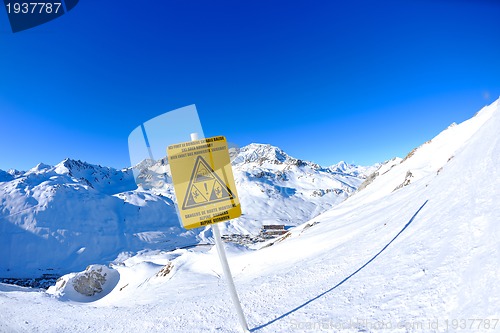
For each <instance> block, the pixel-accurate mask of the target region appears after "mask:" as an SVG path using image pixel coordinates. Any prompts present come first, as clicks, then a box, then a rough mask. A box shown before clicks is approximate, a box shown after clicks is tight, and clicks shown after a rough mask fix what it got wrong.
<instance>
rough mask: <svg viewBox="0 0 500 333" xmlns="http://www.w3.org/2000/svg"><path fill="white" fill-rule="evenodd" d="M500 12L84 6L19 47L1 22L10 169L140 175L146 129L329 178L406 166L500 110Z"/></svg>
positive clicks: (475, 6) (4, 164) (413, 0)
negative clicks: (262, 154)
mask: <svg viewBox="0 0 500 333" xmlns="http://www.w3.org/2000/svg"><path fill="white" fill-rule="evenodd" d="M499 17H500V2H499V1H495V0H490V1H488V0H476V1H466V0H456V1H453V0H408V1H383V0H377V1H327V0H318V1H309V0H307V1H306V0H304V1H289V0H288V1H274V0H262V1H261V0H252V1H229V0H228V1H217V0H214V1H184V0H148V1H130V0H106V1H80V3H79V4H78V5H77V6H76V7H75V8H74V9H73V10H72V11H70V12H69V13H67V14H66V15H63V16H62V17H60V18H58V19H56V20H54V21H51V22H49V23H47V24H45V25H42V26H39V27H37V28H34V29H31V30H27V31H24V32H20V33H16V34H13V33H12V32H11V31H10V27H9V25H8V19H7V15H6V12H5V11H4V10H3V9H2V8H0V169H3V170H6V169H9V168H17V169H29V168H31V167H33V166H34V165H36V164H37V163H38V162H44V163H48V164H56V163H58V162H60V161H61V160H63V159H64V158H65V157H70V158H74V159H81V160H85V161H88V162H90V163H96V164H101V165H107V166H113V167H118V168H121V167H126V166H129V159H128V148H127V137H128V135H129V133H130V132H131V131H132V130H133V129H134V128H135V127H136V126H138V125H139V124H140V123H141V122H143V121H146V120H148V119H150V118H152V117H155V116H157V115H159V114H162V113H164V112H166V111H168V110H172V109H175V108H179V107H182V106H185V105H189V104H196V106H197V108H198V112H199V115H200V118H201V121H202V125H203V127H204V131H205V135H206V136H213V135H225V136H226V137H227V138H228V140H229V141H232V142H234V143H236V144H238V145H240V146H243V145H246V144H249V143H251V142H259V143H271V144H273V145H277V146H279V147H281V148H282V149H284V150H285V151H286V152H287V153H289V154H290V155H292V156H294V157H297V158H302V159H307V160H312V161H315V162H317V163H320V164H323V165H330V164H333V163H336V162H338V161H339V160H345V161H347V162H354V163H357V164H364V165H367V164H372V163H375V162H377V161H382V160H385V159H389V158H391V157H394V156H401V157H403V156H404V155H405V154H406V153H407V152H408V151H409V150H411V149H412V148H413V147H415V146H417V145H419V144H421V143H423V142H425V141H427V140H428V139H431V138H432V137H433V136H435V135H436V134H438V133H439V132H440V131H441V130H443V129H444V128H446V127H447V126H448V125H449V124H450V123H452V122H461V121H463V120H465V119H467V118H470V117H471V116H473V115H474V113H475V112H476V111H478V110H479V109H480V108H481V107H483V106H484V105H486V104H489V103H491V102H492V101H494V100H495V99H497V98H498V97H499V96H500V19H499Z"/></svg>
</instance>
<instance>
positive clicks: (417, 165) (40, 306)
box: [0, 100, 500, 332]
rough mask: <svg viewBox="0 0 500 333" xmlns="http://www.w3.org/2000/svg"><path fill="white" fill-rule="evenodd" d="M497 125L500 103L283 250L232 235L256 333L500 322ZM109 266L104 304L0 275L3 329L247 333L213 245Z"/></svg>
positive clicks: (294, 236)
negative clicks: (111, 283) (112, 281)
mask: <svg viewBox="0 0 500 333" xmlns="http://www.w3.org/2000/svg"><path fill="white" fill-rule="evenodd" d="M499 129H500V100H499V101H496V102H495V103H493V104H492V105H490V106H488V107H486V108H484V109H483V110H481V111H480V112H479V113H478V114H477V115H476V116H475V117H474V118H472V119H470V120H468V121H466V122H464V123H462V124H460V125H457V126H453V127H451V128H448V129H447V130H445V131H444V132H442V133H441V134H440V135H438V136H437V137H436V138H434V139H433V140H431V141H430V142H428V143H426V144H424V145H422V146H421V147H419V148H418V149H417V150H416V151H415V152H414V153H413V154H411V155H410V156H408V157H407V158H406V159H404V160H403V161H402V162H401V163H400V164H395V165H394V166H393V167H392V168H389V170H388V171H387V172H385V173H380V174H379V175H378V176H377V177H375V178H374V180H373V181H372V182H371V183H370V184H369V185H367V186H366V187H365V188H364V189H363V190H361V191H359V192H356V193H355V194H354V195H352V196H350V197H349V198H348V199H347V200H345V201H344V202H342V203H340V204H339V205H337V206H335V207H334V208H332V209H330V210H328V211H326V212H324V213H323V214H320V215H318V216H316V217H314V218H313V219H311V220H310V221H308V222H306V223H303V224H302V225H300V226H298V227H296V228H294V229H292V230H291V232H290V233H289V234H287V235H284V236H282V237H281V238H280V239H279V240H275V241H274V242H273V243H272V245H271V243H269V244H267V245H268V246H266V247H263V248H262V249H259V250H250V249H247V248H245V247H242V246H236V245H230V244H227V251H228V258H229V261H230V265H231V269H232V272H233V276H234V278H235V283H236V287H237V289H238V292H239V296H240V299H241V303H242V306H243V309H244V311H245V314H246V316H247V321H248V323H249V326H250V328H251V330H252V332H293V331H298V332H304V331H306V332H307V331H311V332H313V331H342V332H344V331H345V332H389V331H390V332H445V331H450V332H457V331H459V332H498V331H500V323H498V320H499V319H500V284H499V283H498V281H499V280H500V267H499V263H500V224H499V223H498V222H499V221H500V206H499V205H498V203H499V202H500V190H499V189H500V180H499V179H500V177H499V176H500V175H499V165H500V137H499V135H498V134H499V133H500V131H499ZM264 163H266V161H264V162H263V164H264ZM408 171H410V173H411V176H409V173H408ZM400 185H402V186H400ZM269 245H270V246H269ZM110 269H112V270H116V272H117V273H118V274H119V280H118V282H117V283H116V286H115V287H114V288H113V289H112V290H111V291H110V292H109V293H107V294H106V295H105V296H104V297H102V298H100V299H98V300H95V301H93V302H81V301H79V300H78V299H74V298H72V295H71V293H70V292H69V291H65V290H63V289H59V290H55V289H56V288H51V289H50V290H49V291H48V292H45V291H42V290H33V289H27V288H21V287H14V286H9V285H5V284H0V331H2V332H36V331H38V332H137V331H141V332H142V331H147V332H238V331H239V326H238V321H237V318H236V314H235V312H234V310H233V307H232V306H231V304H230V298H229V295H228V292H227V288H226V285H225V282H224V280H223V277H222V276H221V274H222V273H221V267H220V265H219V264H218V259H217V254H216V251H215V248H210V247H206V248H203V247H198V248H194V249H177V250H175V251H170V252H162V251H159V250H149V251H143V252H140V253H138V254H136V255H134V256H130V257H127V256H124V257H121V258H119V259H117V260H116V262H115V264H114V265H112V266H111V267H110ZM115 276H116V274H115ZM70 277H71V275H68V276H65V277H64V278H63V279H68V280H69V278H70ZM470 319H476V320H477V321H474V322H473V323H472V324H473V325H475V326H473V327H470V326H469V325H472V324H471V321H470ZM479 319H482V321H478V320H479ZM447 320H448V322H447ZM454 320H458V322H454ZM461 321H465V323H466V324H465V325H466V328H465V329H460V328H459V327H458V326H455V327H454V326H453V324H456V323H458V324H460V325H461V324H462V322H461ZM486 323H488V326H487V324H486ZM447 325H448V326H447ZM494 325H495V326H494Z"/></svg>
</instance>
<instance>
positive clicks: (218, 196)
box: [182, 156, 234, 209]
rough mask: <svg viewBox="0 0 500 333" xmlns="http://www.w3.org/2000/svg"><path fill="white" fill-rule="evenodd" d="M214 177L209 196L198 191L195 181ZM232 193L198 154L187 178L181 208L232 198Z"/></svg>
mask: <svg viewBox="0 0 500 333" xmlns="http://www.w3.org/2000/svg"><path fill="white" fill-rule="evenodd" d="M200 169H201V170H203V169H205V171H206V173H205V172H204V173H203V174H202V175H201V176H202V177H203V178H201V177H198V176H199V175H200V174H199V171H200ZM214 178H215V183H214V185H213V187H212V188H211V191H210V196H209V197H208V200H207V197H206V196H205V195H203V194H202V193H201V191H199V189H198V188H197V185H195V183H199V182H203V181H206V180H212V181H213V179H214ZM233 199H234V195H233V193H232V192H231V190H230V189H229V187H228V186H227V185H226V184H225V183H224V182H223V181H222V180H221V179H220V178H219V176H218V175H217V174H216V173H215V172H214V170H213V169H212V168H211V167H210V165H209V164H208V163H207V162H206V161H205V160H204V159H203V157H201V156H198V157H197V158H196V161H195V163H194V168H193V172H192V174H191V179H190V180H189V186H188V188H187V193H186V196H185V197H184V203H183V204H182V209H190V208H195V207H201V206H205V205H207V204H212V203H217V202H222V201H226V200H233Z"/></svg>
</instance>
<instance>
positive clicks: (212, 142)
mask: <svg viewBox="0 0 500 333" xmlns="http://www.w3.org/2000/svg"><path fill="white" fill-rule="evenodd" d="M167 155H168V161H169V164H170V171H171V173H172V181H173V183H174V190H175V196H176V198H177V203H178V207H179V214H180V217H181V220H182V224H183V226H184V227H185V228H186V229H192V228H197V227H201V226H205V225H208V224H212V223H218V222H225V221H228V220H230V219H234V218H236V217H239V216H241V206H240V203H239V200H238V196H237V193H236V185H235V183H234V178H233V171H232V168H231V162H230V159H229V151H228V147H227V141H226V138H225V137H223V136H217V137H212V138H207V139H202V140H197V141H188V142H183V143H179V144H175V145H171V146H169V147H168V149H167Z"/></svg>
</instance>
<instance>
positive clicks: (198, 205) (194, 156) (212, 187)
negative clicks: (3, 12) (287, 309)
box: [167, 133, 249, 332]
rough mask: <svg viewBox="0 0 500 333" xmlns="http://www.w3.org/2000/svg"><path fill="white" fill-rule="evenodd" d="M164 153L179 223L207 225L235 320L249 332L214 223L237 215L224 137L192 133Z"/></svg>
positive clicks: (231, 174)
mask: <svg viewBox="0 0 500 333" xmlns="http://www.w3.org/2000/svg"><path fill="white" fill-rule="evenodd" d="M167 155H168V161H169V164H170V171H171V173H172V181H173V183H174V190H175V196H176V198H177V203H178V208H179V215H180V219H181V221H182V224H183V226H184V227H185V228H186V229H192V228H198V227H201V226H205V225H211V227H212V232H213V235H214V240H215V246H216V247H217V253H218V254H219V259H220V262H221V265H222V270H223V272H224V276H225V277H226V281H227V284H228V286H229V293H230V295H231V299H232V301H233V303H234V306H235V308H236V313H237V314H238V320H239V322H240V325H241V327H242V329H243V332H249V330H248V324H247V321H246V319H245V315H244V314H243V309H242V308H241V303H240V300H239V298H238V294H237V292H236V287H235V286H234V281H233V276H232V274H231V270H230V268H229V263H228V261H227V257H226V251H225V250H224V244H223V242H222V239H221V235H220V230H219V227H218V225H217V223H219V222H224V221H228V220H230V219H233V218H236V217H239V216H241V207H240V203H239V200H238V196H237V193H236V185H235V183H234V178H233V173H232V169H231V162H230V159H229V150H228V145H227V141H226V138H225V137H223V136H219V137H212V138H207V139H201V140H200V139H199V138H198V134H197V133H192V134H191V141H190V142H184V143H179V144H175V145H171V146H169V147H168V148H167Z"/></svg>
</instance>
